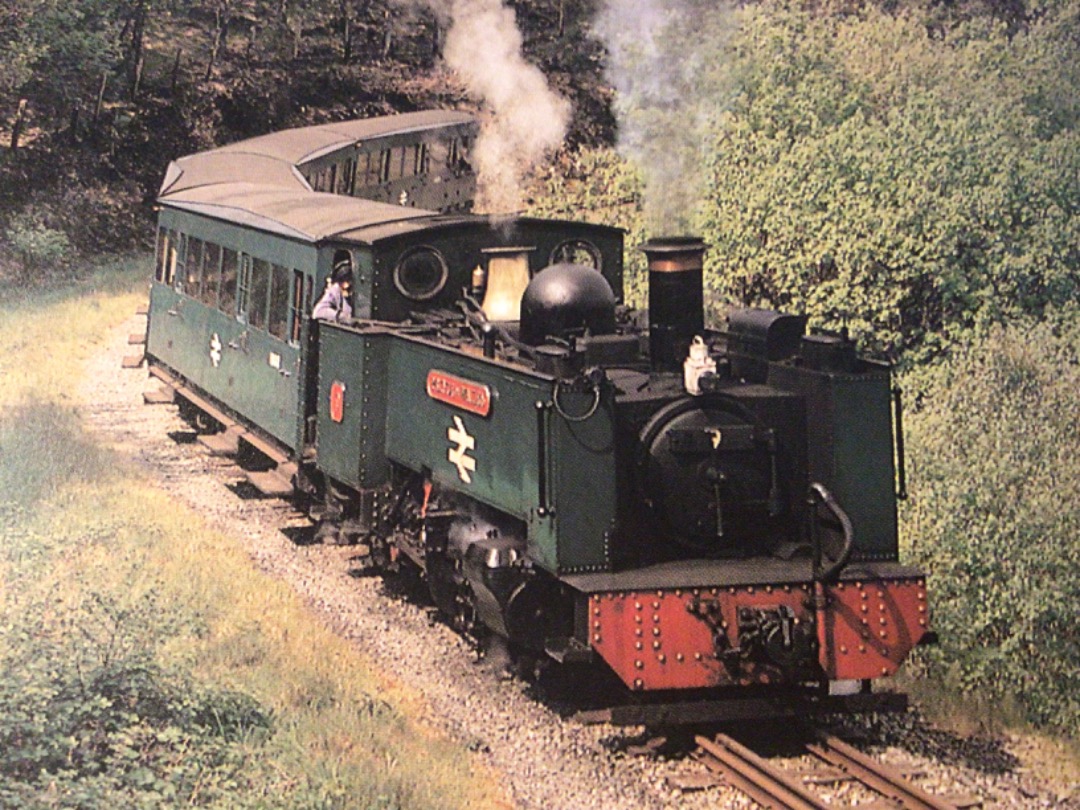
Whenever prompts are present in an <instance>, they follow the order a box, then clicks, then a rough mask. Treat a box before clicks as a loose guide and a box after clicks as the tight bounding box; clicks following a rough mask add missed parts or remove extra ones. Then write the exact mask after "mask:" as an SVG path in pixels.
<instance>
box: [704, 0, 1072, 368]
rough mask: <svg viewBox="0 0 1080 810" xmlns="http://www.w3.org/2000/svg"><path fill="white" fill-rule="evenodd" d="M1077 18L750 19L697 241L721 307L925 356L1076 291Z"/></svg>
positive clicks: (769, 11) (735, 57)
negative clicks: (805, 320) (706, 246)
mask: <svg viewBox="0 0 1080 810" xmlns="http://www.w3.org/2000/svg"><path fill="white" fill-rule="evenodd" d="M1078 9H1080V3H1077V2H1075V0H1073V1H1072V2H1062V3H1060V4H1057V5H1055V6H1054V7H1053V8H1050V9H1047V11H1046V14H1045V15H1044V16H1043V17H1042V18H1040V19H1039V20H1038V21H1037V22H1036V23H1035V24H1033V25H1032V26H1031V27H1030V29H1029V30H1028V31H1027V32H1025V33H1023V34H1019V35H1016V36H1015V37H1012V38H1010V37H1009V36H1008V32H1007V31H1006V29H1005V28H1004V27H1003V26H999V25H995V24H993V23H989V22H987V21H985V20H976V21H973V22H970V23H966V24H964V25H961V26H959V27H958V28H956V29H955V30H952V31H950V32H948V33H947V34H945V35H944V36H943V37H942V38H935V37H934V36H931V33H930V32H929V31H928V29H927V27H926V25H925V22H924V21H923V20H920V19H918V18H917V17H915V16H913V15H910V14H907V13H902V12H900V13H897V14H896V15H889V14H886V13H884V12H882V11H880V10H877V9H873V8H870V9H865V10H862V11H860V12H858V13H856V14H847V15H838V16H828V15H825V16H820V15H814V14H811V13H808V12H806V11H803V10H800V9H798V8H790V7H784V6H782V5H781V4H776V3H763V4H761V5H760V6H755V7H751V8H748V9H747V10H746V12H745V17H744V23H743V29H742V31H741V33H740V35H739V37H738V39H737V40H736V41H735V42H734V44H733V48H732V50H731V59H732V62H733V69H734V71H735V74H736V76H737V82H738V86H739V93H738V95H737V96H736V97H735V100H734V101H733V103H732V104H731V106H730V107H729V108H728V109H727V110H725V111H723V112H722V113H721V114H720V115H718V116H717V122H716V124H715V125H714V127H713V133H714V134H713V142H712V143H713V146H712V148H711V149H710V151H709V153H708V157H707V158H706V165H705V168H706V170H707V172H708V176H709V189H708V195H707V199H706V202H705V205H704V206H703V208H702V212H701V215H700V223H701V230H702V231H703V233H704V234H705V236H706V238H707V239H708V240H709V241H710V242H712V244H713V245H714V249H713V251H712V253H711V254H710V256H711V262H710V270H711V272H710V274H709V278H710V285H711V287H712V289H713V291H714V292H715V293H717V294H719V295H720V296H722V297H724V298H727V299H733V300H736V301H742V302H746V303H755V304H764V305H768V306H775V307H780V308H788V309H794V310H800V311H805V312H808V313H810V314H811V315H812V316H813V317H814V319H815V321H816V322H817V323H818V324H819V325H821V326H825V327H828V328H839V327H842V326H847V327H849V328H850V329H852V331H853V332H854V333H855V334H856V335H857V336H859V337H861V338H862V339H863V340H864V341H865V342H866V343H868V344H870V345H872V346H874V347H875V348H877V349H880V350H882V351H884V352H888V353H892V354H899V353H901V352H904V351H907V350H912V354H911V357H912V358H915V359H917V358H918V357H922V356H927V354H928V353H931V354H932V353H933V352H934V351H936V350H937V348H938V347H939V346H940V345H942V344H943V343H944V342H947V341H948V340H950V339H952V338H953V337H955V336H956V335H958V334H962V333H963V332H964V331H965V330H967V329H970V328H971V327H973V326H975V325H977V324H979V323H983V322H996V321H1001V320H1004V319H1006V318H1009V317H1014V316H1016V315H1019V314H1021V313H1034V314H1038V313H1040V312H1042V311H1044V309H1045V308H1046V307H1047V306H1049V305H1051V304H1054V303H1056V302H1062V301H1066V300H1069V299H1070V298H1072V297H1075V296H1076V295H1077V293H1080V274H1078V271H1080V252H1078V249H1077V244H1078V239H1077V237H1078V236H1080V216H1078V213H1080V182H1078V178H1080V133H1078V132H1077V130H1076V126H1075V125H1076V122H1077V104H1078V102H1080V91H1078V88H1080V84H1078V83H1077V82H1076V81H1075V80H1074V79H1075V78H1077V77H1076V71H1077V66H1076V60H1075V58H1074V57H1073V56H1072V54H1073V53H1074V52H1075V51H1074V49H1075V44H1076V42H1077V39H1076V35H1077V30H1078V24H1077V15H1078Z"/></svg>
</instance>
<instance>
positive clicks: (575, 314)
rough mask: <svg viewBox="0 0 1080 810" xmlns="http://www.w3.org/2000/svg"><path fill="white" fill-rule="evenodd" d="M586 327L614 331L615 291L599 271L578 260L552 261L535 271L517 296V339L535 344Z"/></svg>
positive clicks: (597, 332)
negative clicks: (518, 296) (519, 325)
mask: <svg viewBox="0 0 1080 810" xmlns="http://www.w3.org/2000/svg"><path fill="white" fill-rule="evenodd" d="M585 331H588V332H589V334H592V335H609V334H611V333H612V332H614V331H615V293H614V292H612V290H611V285H610V284H608V283H607V279H605V278H604V277H603V276H602V275H600V273H599V272H598V271H597V270H595V269H593V268H592V267H586V266H584V265H581V264H553V265H551V266H550V267H545V268H544V269H543V270H541V271H540V272H539V273H537V274H536V275H535V276H534V277H533V280H532V281H530V282H529V286H528V287H527V288H526V289H525V294H524V295H523V296H522V298H521V340H522V341H523V342H525V343H527V344H529V345H530V346H539V345H540V344H541V343H545V342H546V341H547V339H548V338H551V337H554V338H562V339H564V340H565V339H568V338H570V337H571V336H573V335H579V334H582V333H584V332H585Z"/></svg>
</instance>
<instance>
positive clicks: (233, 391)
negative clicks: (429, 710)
mask: <svg viewBox="0 0 1080 810" xmlns="http://www.w3.org/2000/svg"><path fill="white" fill-rule="evenodd" d="M476 134H477V128H476V122H475V121H474V120H472V119H471V118H470V117H469V116H467V115H464V114H460V113H448V112H424V113H412V114H405V115H399V116H393V117H387V118H380V119H370V120H365V121H354V122H346V123H342V124H330V125H325V126H316V127H307V128H301V129H296V130H288V131H285V132H279V133H275V134H272V135H267V136H263V137H261V138H255V139H252V140H249V141H244V142H241V143H239V144H233V145H231V146H227V147H223V148H220V149H216V150H212V151H209V152H205V153H200V154H197V155H193V156H190V157H186V158H182V159H179V160H177V161H174V162H173V163H172V164H171V166H170V167H169V170H168V173H167V175H166V178H165V181H164V183H163V185H162V189H161V192H160V195H159V198H158V205H159V211H160V213H159V229H158V249H157V262H156V270H155V276H154V280H153V283H152V286H151V295H150V308H149V319H148V332H147V343H146V358H147V360H148V363H149V367H150V371H151V373H152V374H154V375H155V376H156V377H158V378H159V379H160V380H162V381H163V382H164V383H165V390H167V392H168V395H169V397H170V399H175V400H176V401H178V402H180V403H181V406H182V408H183V409H184V410H185V411H186V412H187V413H188V414H189V415H191V416H192V417H193V418H194V419H195V420H196V423H197V424H198V425H199V426H200V427H201V428H202V429H203V432H204V433H205V435H204V436H203V437H202V438H201V440H202V441H203V442H204V443H205V444H206V445H207V447H208V449H209V450H210V451H211V452H218V453H223V454H239V455H241V456H245V457H247V458H248V459H251V458H255V459H257V460H258V461H260V462H261V463H259V464H255V465H249V466H252V467H253V468H252V470H251V472H250V473H249V477H250V478H251V481H252V483H253V484H254V485H255V486H258V487H259V488H260V489H262V490H263V491H265V492H268V493H273V494H284V495H290V496H293V497H297V498H301V499H304V500H305V502H307V503H308V504H309V505H310V507H311V509H312V510H313V513H314V514H316V516H317V517H319V518H320V519H321V528H320V534H321V536H323V537H324V538H326V539H329V540H336V541H342V542H354V543H358V544H360V545H361V546H362V547H363V548H364V549H366V550H367V553H368V554H369V555H370V560H371V561H372V562H373V564H375V565H377V566H379V567H382V568H385V569H395V568H400V567H402V566H408V567H410V568H412V569H414V570H416V571H418V572H419V573H420V574H421V575H422V577H423V580H424V581H425V582H426V583H427V587H428V589H429V591H430V595H431V598H432V599H433V600H434V602H435V604H436V605H437V606H438V607H439V608H441V610H442V611H443V612H444V613H445V614H446V615H447V616H448V617H449V620H450V621H451V622H452V624H453V625H454V626H456V627H457V628H459V629H460V630H462V631H463V632H466V633H469V634H472V635H475V636H480V635H485V634H486V635H491V636H494V637H498V638H501V639H505V640H506V641H507V642H509V643H510V644H511V645H512V646H513V647H515V648H517V649H520V650H525V651H530V652H531V653H532V654H535V655H537V656H541V657H543V658H545V659H549V660H554V661H557V662H562V663H564V664H570V663H574V662H583V663H589V664H591V665H593V666H595V667H598V668H600V669H601V670H607V673H608V675H609V676H610V675H611V674H613V675H614V677H616V678H617V679H618V680H619V681H621V683H622V684H623V685H624V687H625V689H626V691H627V692H628V693H630V694H637V695H638V696H639V698H640V700H639V701H638V705H639V709H638V711H637V713H635V714H632V715H626V716H625V719H626V720H627V721H629V722H637V721H641V720H642V719H647V718H648V716H649V715H648V714H647V711H648V710H647V709H646V708H642V707H644V706H646V705H649V704H651V703H656V704H660V703H663V702H664V701H666V702H667V704H668V705H672V704H674V703H676V702H679V701H681V702H682V704H683V705H694V706H696V707H698V708H695V709H694V710H693V712H694V715H695V718H696V719H701V717H702V715H701V714H700V705H703V704H700V701H702V700H705V699H708V700H709V701H711V703H710V705H723V706H732V705H736V704H738V705H741V706H743V708H742V709H740V710H729V715H730V714H731V712H732V711H734V712H736V713H737V712H738V711H742V712H744V713H750V714H753V715H761V714H764V713H769V712H771V711H773V710H780V708H782V707H788V708H790V707H791V706H794V705H796V704H797V705H800V706H807V705H815V706H821V707H834V706H836V705H839V704H840V703H843V702H845V701H846V702H847V703H851V701H853V700H858V699H860V698H861V699H862V700H863V703H861V704H859V705H868V701H869V699H870V693H871V690H870V682H871V680H873V679H877V678H881V677H883V676H890V675H893V674H894V673H895V672H896V671H897V669H898V667H899V666H900V664H901V662H902V661H904V659H905V658H906V657H907V656H908V654H909V653H910V652H911V650H912V649H913V648H914V647H915V646H916V645H917V644H919V643H921V642H925V641H927V640H929V639H930V638H931V637H932V634H931V633H930V630H929V626H928V614H927V589H926V582H925V577H924V575H923V574H922V573H921V572H919V571H917V570H914V569H912V568H909V567H906V566H904V565H901V564H900V563H899V562H898V548H897V519H896V494H895V489H896V484H897V478H898V472H899V471H898V469H897V465H896V462H895V458H896V452H895V451H896V449H897V444H898V439H899V438H900V437H899V433H898V432H895V433H894V422H895V421H898V420H897V419H896V418H895V417H896V416H898V415H899V414H898V411H897V410H896V408H897V407H898V403H897V402H896V401H895V400H894V397H893V393H892V386H891V381H890V371H889V368H888V367H887V366H886V365H883V364H880V363H877V362H873V361H870V360H867V359H865V358H862V357H860V356H859V355H858V354H857V352H856V349H855V346H854V344H853V343H852V342H851V341H850V340H848V339H847V337H845V336H844V335H835V334H815V333H808V332H807V329H806V320H805V318H803V317H800V316H797V315H790V314H784V313H779V312H773V311H765V310H759V309H737V310H734V311H732V312H731V314H730V317H729V321H728V323H727V326H726V329H724V330H722V331H720V330H714V329H711V328H708V327H706V325H705V322H704V307H703V281H702V273H703V257H704V254H705V251H706V246H705V245H704V244H703V243H702V242H701V240H698V239H694V238H690V237H679V238H672V239H660V240H654V241H651V242H650V243H648V244H646V245H645V246H643V248H642V249H643V250H644V251H645V253H646V255H647V259H648V267H649V270H648V274H649V292H648V296H649V301H648V304H649V305H648V309H647V311H634V310H632V309H629V308H628V307H626V306H625V305H624V304H623V303H622V301H621V293H622V276H623V249H624V245H623V233H622V232H621V231H619V230H617V229H614V228H610V227H606V226H600V225H593V224H587V223H584V222H563V221H549V220H541V219H535V218H528V217H514V218H508V219H502V220H493V219H491V218H489V217H485V216H479V215H476V214H474V213H471V212H470V208H471V206H472V199H473V194H474V192H475V183H476V178H475V176H474V175H473V173H472V170H471V167H470V163H469V155H470V149H471V146H472V143H473V141H474V139H475V137H476ZM339 266H348V267H349V268H350V269H351V270H352V273H353V278H354V282H355V283H354V291H353V301H352V305H353V311H354V313H355V318H353V319H351V320H349V321H347V322H343V323H336V322H315V321H313V320H311V318H310V317H309V316H308V313H310V311H311V306H312V303H313V299H314V298H316V297H317V291H319V290H321V289H322V288H323V285H324V284H325V283H327V280H328V278H329V276H330V275H331V272H332V270H333V269H334V268H335V267H339ZM900 477H902V476H900ZM841 683H842V684H843V685H844V686H845V687H846V688H845V689H836V688H835V687H836V685H837V684H841ZM830 684H832V685H833V687H834V688H833V689H832V691H833V692H838V691H843V692H847V693H851V694H849V695H848V696H846V697H841V696H835V695H834V696H833V697H830V696H829V692H830V689H829V685H830ZM748 695H752V696H753V701H754V702H750V703H747V702H746V701H742V702H739V701H737V700H719V698H733V697H745V696H748ZM651 696H656V699H655V700H653V701H650V700H645V698H648V697H651ZM692 701H699V703H692Z"/></svg>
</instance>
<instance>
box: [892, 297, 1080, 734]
mask: <svg viewBox="0 0 1080 810" xmlns="http://www.w3.org/2000/svg"><path fill="white" fill-rule="evenodd" d="M906 384H907V386H908V388H909V390H914V391H915V392H917V396H918V400H919V402H920V403H921V404H920V407H918V409H917V410H915V411H914V412H913V413H911V414H910V416H909V418H908V420H907V435H908V439H909V445H910V448H911V450H910V456H909V472H910V481H911V493H912V497H911V500H910V501H909V502H908V503H907V504H906V505H905V506H904V508H903V509H902V512H901V517H902V519H903V524H904V533H903V534H904V536H905V537H906V538H909V540H908V543H909V544H910V548H909V549H908V553H909V555H910V557H911V560H912V561H913V562H915V563H917V564H919V565H923V566H926V568H927V569H928V570H929V571H930V574H931V576H930V589H931V593H932V594H933V595H934V598H933V603H932V611H933V615H932V620H933V624H934V626H935V628H936V629H937V631H938V632H939V634H940V635H941V640H942V641H941V645H940V646H939V647H937V648H934V649H933V650H932V651H931V652H929V655H928V660H929V664H930V668H931V674H933V675H935V676H937V677H939V678H941V679H942V680H943V681H944V682H945V683H946V684H947V685H949V686H950V687H952V688H954V689H955V690H957V691H958V692H960V693H962V694H965V695H969V696H977V697H979V698H981V699H982V700H984V701H986V704H987V705H999V706H1000V705H1003V704H1006V703H1010V702H1014V701H1015V703H1016V704H1017V705H1018V706H1019V708H1020V709H1021V710H1022V711H1023V712H1024V713H1025V715H1026V716H1027V717H1028V718H1029V719H1030V720H1032V721H1034V722H1036V723H1038V724H1039V725H1042V726H1045V727H1056V728H1058V729H1061V730H1064V731H1066V732H1068V733H1070V734H1071V735H1073V736H1074V737H1075V736H1080V638H1078V636H1077V633H1076V618H1077V617H1076V609H1077V605H1078V604H1080V543H1078V542H1077V537H1080V452H1077V451H1078V449H1080V423H1078V422H1077V419H1076V392H1077V391H1078V390H1080V309H1077V308H1076V307H1075V306H1073V307H1071V308H1069V309H1068V310H1066V311H1065V312H1064V313H1062V314H1058V313H1052V314H1051V315H1050V317H1048V318H1047V319H1046V320H1045V321H1044V322H1034V321H1032V320H1030V319H1025V320H1022V321H1019V322H1017V323H1015V324H1012V325H1010V326H1008V327H993V328H992V329H990V330H989V332H988V333H987V334H986V335H985V336H984V337H982V338H979V339H978V340H976V341H974V342H972V343H971V344H970V345H967V346H964V347H962V348H959V349H958V350H957V351H956V352H955V353H954V354H953V355H952V356H950V357H949V358H948V359H947V360H945V361H944V362H942V363H940V364H939V365H936V366H934V367H932V368H929V369H925V370H921V371H919V372H913V373H911V374H909V375H908V379H907V380H906Z"/></svg>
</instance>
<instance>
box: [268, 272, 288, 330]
mask: <svg viewBox="0 0 1080 810" xmlns="http://www.w3.org/2000/svg"><path fill="white" fill-rule="evenodd" d="M289 291H290V283H289V270H288V268H285V267H280V266H278V265H276V264H273V265H270V321H269V326H268V329H269V332H270V334H271V335H273V336H274V337H276V338H280V339H281V340H285V339H286V338H287V337H288V334H289Z"/></svg>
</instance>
